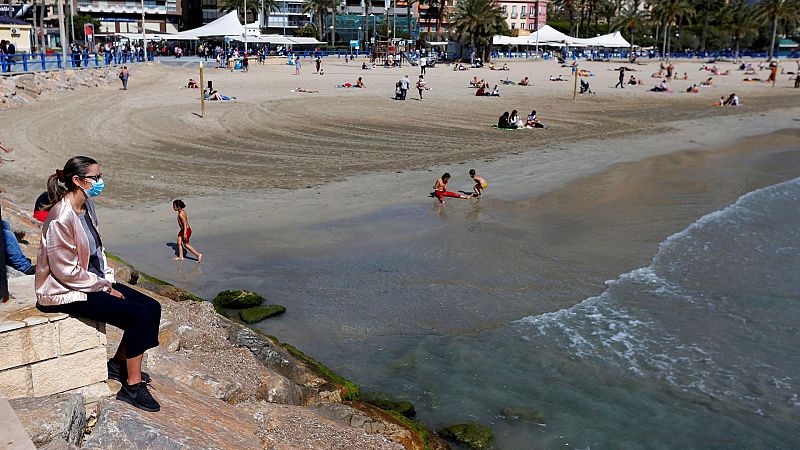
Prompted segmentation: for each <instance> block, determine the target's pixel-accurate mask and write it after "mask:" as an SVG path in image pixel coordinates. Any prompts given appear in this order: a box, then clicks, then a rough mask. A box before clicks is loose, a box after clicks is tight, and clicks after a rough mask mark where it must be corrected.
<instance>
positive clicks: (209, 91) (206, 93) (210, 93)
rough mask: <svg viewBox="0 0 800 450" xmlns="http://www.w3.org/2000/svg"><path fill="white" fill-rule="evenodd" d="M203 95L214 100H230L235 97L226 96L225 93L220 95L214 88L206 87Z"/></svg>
mask: <svg viewBox="0 0 800 450" xmlns="http://www.w3.org/2000/svg"><path fill="white" fill-rule="evenodd" d="M203 95H204V96H205V98H206V99H207V100H214V101H228V100H232V99H234V98H236V97H228V96H227V95H222V94H220V93H219V91H217V90H216V89H212V88H206V90H205V91H204V93H203Z"/></svg>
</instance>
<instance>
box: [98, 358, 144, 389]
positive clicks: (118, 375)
mask: <svg viewBox="0 0 800 450" xmlns="http://www.w3.org/2000/svg"><path fill="white" fill-rule="evenodd" d="M106 366H107V367H108V379H109V380H116V381H119V382H120V383H122V382H123V381H124V382H126V383H127V382H128V368H127V366H125V364H123V363H121V362H117V361H114V360H113V359H109V360H108V363H107V364H106ZM142 381H144V382H145V383H147V384H150V375H148V374H147V372H145V371H142Z"/></svg>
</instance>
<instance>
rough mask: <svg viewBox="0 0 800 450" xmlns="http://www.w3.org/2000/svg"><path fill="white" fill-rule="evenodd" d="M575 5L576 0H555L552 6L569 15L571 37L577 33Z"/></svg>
mask: <svg viewBox="0 0 800 450" xmlns="http://www.w3.org/2000/svg"><path fill="white" fill-rule="evenodd" d="M575 3H576V0H555V1H554V2H553V3H552V5H553V6H554V7H556V8H558V9H561V10H565V11H567V12H568V13H569V35H570V36H572V35H573V32H574V31H575Z"/></svg>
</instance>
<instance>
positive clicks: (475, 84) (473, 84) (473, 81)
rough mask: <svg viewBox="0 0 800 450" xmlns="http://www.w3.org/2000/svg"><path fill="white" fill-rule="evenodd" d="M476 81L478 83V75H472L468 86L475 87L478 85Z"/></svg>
mask: <svg viewBox="0 0 800 450" xmlns="http://www.w3.org/2000/svg"><path fill="white" fill-rule="evenodd" d="M478 83H479V81H478V77H472V81H470V82H469V85H470V87H474V88H476V87H478Z"/></svg>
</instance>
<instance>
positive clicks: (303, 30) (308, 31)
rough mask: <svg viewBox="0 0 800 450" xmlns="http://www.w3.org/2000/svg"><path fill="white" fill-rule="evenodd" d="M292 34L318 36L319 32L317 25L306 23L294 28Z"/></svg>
mask: <svg viewBox="0 0 800 450" xmlns="http://www.w3.org/2000/svg"><path fill="white" fill-rule="evenodd" d="M294 35H295V36H297V37H317V36H319V33H318V32H317V27H315V26H314V25H312V24H310V23H307V24H305V25H303V26H302V27H300V28H297V29H295V30H294Z"/></svg>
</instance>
